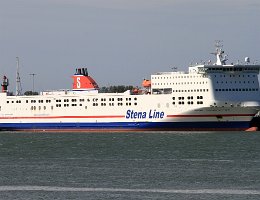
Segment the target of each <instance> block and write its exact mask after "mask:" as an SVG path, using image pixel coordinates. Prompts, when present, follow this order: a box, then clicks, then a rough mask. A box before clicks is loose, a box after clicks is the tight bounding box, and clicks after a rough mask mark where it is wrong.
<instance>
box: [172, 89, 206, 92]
mask: <svg viewBox="0 0 260 200" xmlns="http://www.w3.org/2000/svg"><path fill="white" fill-rule="evenodd" d="M208 91H209V89H196V90H195V89H194V90H172V92H208Z"/></svg>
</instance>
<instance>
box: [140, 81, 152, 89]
mask: <svg viewBox="0 0 260 200" xmlns="http://www.w3.org/2000/svg"><path fill="white" fill-rule="evenodd" d="M142 86H143V87H144V88H150V87H151V81H150V80H147V79H144V80H143V83H142Z"/></svg>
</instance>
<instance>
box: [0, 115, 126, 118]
mask: <svg viewBox="0 0 260 200" xmlns="http://www.w3.org/2000/svg"><path fill="white" fill-rule="evenodd" d="M124 117H125V116H124V115H111V116H109V115H103V116H35V117H0V119H61V118H62V119H85V118H124Z"/></svg>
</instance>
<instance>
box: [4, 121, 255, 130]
mask: <svg viewBox="0 0 260 200" xmlns="http://www.w3.org/2000/svg"><path fill="white" fill-rule="evenodd" d="M249 127H250V122H248V121H244V122H243V121H237V122H230V121H229V122H139V123H133V122H110V123H0V129H1V130H19V129H34V130H37V129H75V130H76V129H86V130H87V129H96V130H98V129H115V130H116V129H118V130H123V129H128V130H129V129H133V130H137V129H140V130H145V129H154V130H156V129H158V130H161V129H168V130H174V129H184V130H185V129H247V128H249Z"/></svg>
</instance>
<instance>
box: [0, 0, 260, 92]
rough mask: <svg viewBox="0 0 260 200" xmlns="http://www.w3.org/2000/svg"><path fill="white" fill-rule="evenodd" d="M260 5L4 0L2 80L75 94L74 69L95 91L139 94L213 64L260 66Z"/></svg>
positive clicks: (247, 1)
mask: <svg viewBox="0 0 260 200" xmlns="http://www.w3.org/2000/svg"><path fill="white" fill-rule="evenodd" d="M259 20H260V1H259V0H236V1H234V0H218V1H216V0H0V78H2V76H3V75H6V76H7V77H8V78H9V82H10V86H9V90H11V91H15V76H16V57H19V61H20V77H21V83H22V89H23V92H25V91H28V90H32V82H33V80H32V79H33V78H32V76H31V75H30V74H32V73H34V74H36V75H35V76H34V88H35V90H36V91H42V90H52V89H70V88H71V87H72V79H71V76H72V75H73V74H74V72H75V69H76V68H77V67H87V68H88V72H89V74H90V75H91V76H92V77H93V78H94V79H95V80H96V82H97V83H98V85H99V86H100V87H101V86H110V85H133V86H140V85H141V82H142V80H143V79H144V78H147V79H149V78H150V75H151V74H153V73H156V72H162V71H171V70H172V68H173V67H177V68H178V70H180V71H187V70H188V66H189V65H190V63H196V62H200V61H207V60H209V59H211V60H212V61H214V59H215V58H214V56H213V55H211V54H210V53H211V52H214V51H215V47H214V43H215V40H222V41H223V45H224V50H225V52H226V53H227V55H228V58H229V62H236V61H237V60H240V61H243V60H244V58H245V57H247V56H248V57H250V59H251V61H257V60H258V61H259V63H260V50H259V47H260V26H259Z"/></svg>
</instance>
